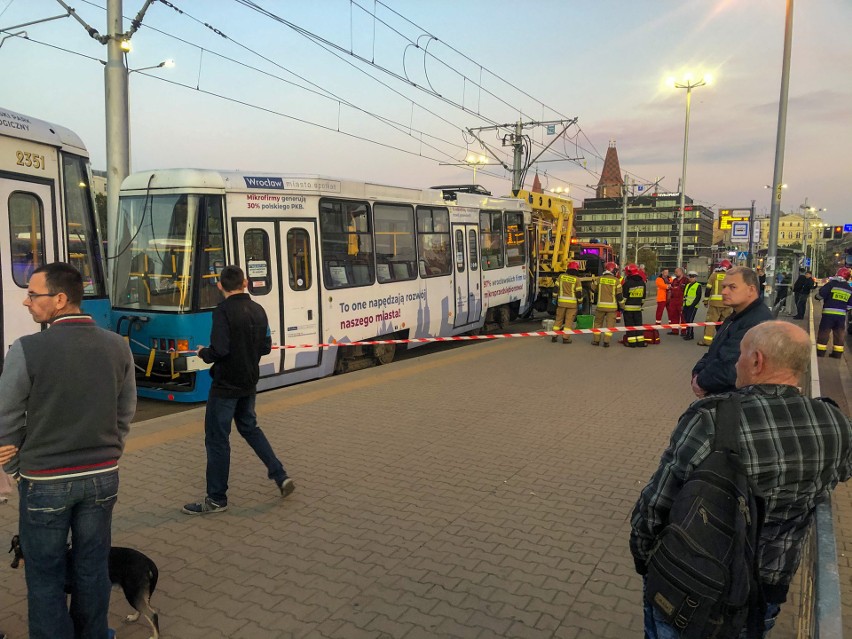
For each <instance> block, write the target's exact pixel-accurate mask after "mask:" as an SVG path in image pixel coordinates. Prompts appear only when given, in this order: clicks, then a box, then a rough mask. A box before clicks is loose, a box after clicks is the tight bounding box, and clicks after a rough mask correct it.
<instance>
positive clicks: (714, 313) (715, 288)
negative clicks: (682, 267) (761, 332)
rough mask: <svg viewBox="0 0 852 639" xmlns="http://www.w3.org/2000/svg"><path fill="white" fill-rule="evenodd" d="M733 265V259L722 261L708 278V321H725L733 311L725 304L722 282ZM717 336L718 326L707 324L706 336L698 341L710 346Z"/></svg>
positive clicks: (700, 343) (706, 304)
mask: <svg viewBox="0 0 852 639" xmlns="http://www.w3.org/2000/svg"><path fill="white" fill-rule="evenodd" d="M731 266H732V265H731V260H722V261H720V262H719V266H717V267H716V269H715V270H714V271H713V273H712V274H711V275H710V279H708V280H707V297H706V298H705V299H704V306H706V307H707V319H706V320H705V321H707V322H724V321H725V318H726V317H728V315H730V314H731V313H732V312H733V310H732V309H731V307H730V306H725V304H724V303H723V302H722V282H723V281H724V279H725V273H727V271H728V269H729V268H731ZM715 336H716V327H715V326H705V327H704V337H702V338H701V339H700V340H699V341H698V345H699V346H710V343H711V342H712V341H713V338H714V337H715Z"/></svg>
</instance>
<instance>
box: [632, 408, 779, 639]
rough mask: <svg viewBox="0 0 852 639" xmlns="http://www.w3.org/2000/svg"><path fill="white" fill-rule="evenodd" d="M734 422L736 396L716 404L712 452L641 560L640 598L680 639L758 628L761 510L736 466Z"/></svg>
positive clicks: (723, 637) (713, 638)
mask: <svg viewBox="0 0 852 639" xmlns="http://www.w3.org/2000/svg"><path fill="white" fill-rule="evenodd" d="M740 415H741V410H740V403H739V398H738V397H737V396H736V395H732V396H730V397H729V398H727V399H725V400H721V401H720V402H719V404H718V405H717V408H716V435H715V438H714V441H713V451H712V452H711V453H710V455H709V456H708V457H707V458H706V459H705V460H704V461H703V462H702V463H701V464H699V465H698V467H697V468H696V469H695V470H694V471H693V472H692V473H691V474H690V475H689V477H688V478H687V480H686V482H684V484H683V487H682V488H681V490H680V492H679V493H678V494H677V496H676V497H675V499H674V501H673V503H672V508H671V511H670V513H669V521H668V524H667V525H666V527H665V528H664V529H663V531H662V532H661V533H660V535H659V536H658V537H657V541H656V543H655V545H654V548H653V549H652V551H651V555H650V558H649V560H648V573H647V577H646V587H645V597H646V599H647V600H648V602H649V603H650V604H651V605H653V606H654V607H655V608H656V609H657V610H658V611H659V612H661V613H662V614H663V616H664V618H665V619H666V620H667V621H668V623H669V624H671V625H672V626H673V627H674V628H675V629H676V630H677V631H678V632H679V633H680V636H681V638H682V639H727V638H730V637H737V636H739V634H740V631H741V630H742V629H743V628H744V627H746V625H748V627H749V628H750V629H751V628H754V629H757V628H761V629H762V624H763V617H764V614H765V605H764V602H763V597H762V596H761V591H760V583H759V579H758V565H757V559H756V554H755V551H756V548H757V544H758V540H759V539H760V529H761V527H762V525H763V517H764V504H763V498H762V497H761V496H760V495H759V494H758V492H757V490H756V488H755V487H754V486H752V485H751V483H750V481H749V478H748V476H747V475H746V472H745V469H744V468H743V465H742V462H741V461H740V457H739V453H738V448H739V447H738V440H737V433H738V431H739V418H740ZM750 612H751V615H750V614H749V613H750ZM754 634H755V636H760V633H759V632H755V633H754ZM750 636H751V635H750Z"/></svg>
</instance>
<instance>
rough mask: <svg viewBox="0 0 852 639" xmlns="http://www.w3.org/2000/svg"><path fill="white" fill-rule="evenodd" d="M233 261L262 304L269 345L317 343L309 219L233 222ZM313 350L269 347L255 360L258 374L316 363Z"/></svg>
mask: <svg viewBox="0 0 852 639" xmlns="http://www.w3.org/2000/svg"><path fill="white" fill-rule="evenodd" d="M234 227H235V229H234V230H235V233H234V236H235V237H236V238H237V243H238V244H237V255H238V256H239V264H240V266H241V267H242V268H243V269H244V270H245V272H246V278H247V279H248V292H249V293H250V294H251V296H252V299H253V300H254V301H255V302H257V303H258V304H260V305H261V306H263V309H264V310H265V311H266V316H267V319H268V320H269V328H270V331H271V333H272V345H273V347H280V346H283V345H286V344H293V345H295V344H311V345H315V344H318V343H319V338H320V331H319V325H320V323H319V289H318V288H317V282H316V259H317V258H316V251H315V246H316V223H315V222H314V221H312V220H307V221H291V220H286V221H285V220H245V219H237V220H235V221H234ZM318 363H319V348H318V347H317V346H312V347H309V348H299V349H289V348H273V351H272V352H271V353H270V354H269V355H264V356H263V357H262V358H261V360H260V367H261V375H273V374H277V373H281V372H283V371H287V370H294V369H297V368H305V367H309V366H317V364H318Z"/></svg>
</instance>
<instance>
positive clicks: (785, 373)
mask: <svg viewBox="0 0 852 639" xmlns="http://www.w3.org/2000/svg"><path fill="white" fill-rule="evenodd" d="M810 352H811V344H810V340H809V338H808V334H807V333H806V332H805V331H803V330H802V329H801V328H799V327H798V326H795V325H793V324H790V323H788V322H778V321H774V322H763V323H762V324H758V325H757V326H755V327H754V328H752V329H750V330H749V331H748V332H747V333H746V334H745V336H743V339H742V342H740V358H739V359H738V360H737V388H742V387H743V386H750V385H752V384H787V385H790V386H798V385H799V383H800V381H801V378H802V376H803V375H804V374H805V372H806V371H807V370H808V363H809V361H810Z"/></svg>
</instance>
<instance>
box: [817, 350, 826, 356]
mask: <svg viewBox="0 0 852 639" xmlns="http://www.w3.org/2000/svg"><path fill="white" fill-rule="evenodd" d="M817 357H825V351H817Z"/></svg>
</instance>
